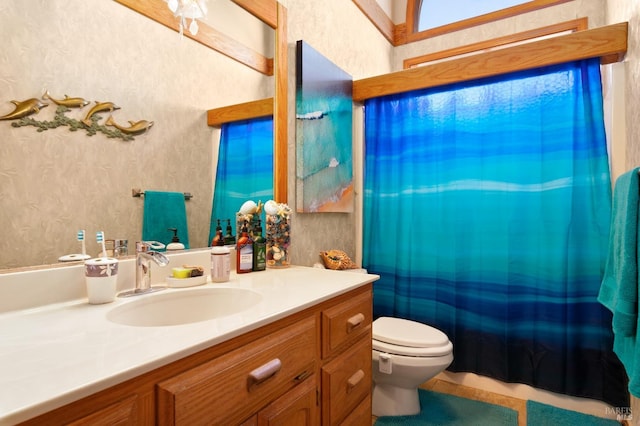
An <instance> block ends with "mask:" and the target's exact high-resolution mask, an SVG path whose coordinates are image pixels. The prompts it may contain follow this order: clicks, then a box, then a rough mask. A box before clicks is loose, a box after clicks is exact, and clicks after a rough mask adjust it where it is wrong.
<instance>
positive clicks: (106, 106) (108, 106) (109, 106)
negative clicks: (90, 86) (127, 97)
mask: <svg viewBox="0 0 640 426" xmlns="http://www.w3.org/2000/svg"><path fill="white" fill-rule="evenodd" d="M115 109H120V107H119V106H116V105H115V104H114V103H113V102H98V101H96V104H95V105H94V106H93V108H91V110H89V112H88V113H87V116H86V117H85V118H84V119H83V120H82V122H83V123H84V124H85V125H86V126H87V127H91V116H93V115H94V114H97V113H99V112H103V111H113V110H115Z"/></svg>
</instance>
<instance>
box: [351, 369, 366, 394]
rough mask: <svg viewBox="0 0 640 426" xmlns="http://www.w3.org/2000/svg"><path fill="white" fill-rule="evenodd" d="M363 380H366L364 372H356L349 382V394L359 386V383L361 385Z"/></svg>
mask: <svg viewBox="0 0 640 426" xmlns="http://www.w3.org/2000/svg"><path fill="white" fill-rule="evenodd" d="M362 379H364V371H362V370H358V371H356V372H355V373H354V374H353V376H351V377H349V380H347V393H349V392H351V391H352V390H353V388H355V387H356V386H358V383H360V382H361V381H362Z"/></svg>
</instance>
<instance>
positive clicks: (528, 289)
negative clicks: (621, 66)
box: [363, 59, 628, 407]
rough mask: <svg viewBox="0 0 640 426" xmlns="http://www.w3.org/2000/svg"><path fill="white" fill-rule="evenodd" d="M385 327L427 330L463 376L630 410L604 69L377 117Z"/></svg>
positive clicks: (377, 229) (422, 96) (371, 252)
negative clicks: (439, 334)
mask: <svg viewBox="0 0 640 426" xmlns="http://www.w3.org/2000/svg"><path fill="white" fill-rule="evenodd" d="M365 145H366V148H365V151H366V154H365V193H364V241H363V244H364V260H363V264H364V267H366V268H367V269H368V270H369V271H370V272H372V273H376V274H380V276H381V279H380V280H379V281H377V282H376V283H375V284H374V315H375V316H376V317H379V316H396V317H401V318H408V319H412V320H416V321H421V322H424V323H426V324H429V325H432V326H435V327H437V328H440V329H441V330H443V331H444V332H445V333H446V334H447V335H448V336H449V338H450V339H451V341H452V343H453V345H454V357H455V360H454V362H453V364H452V365H451V366H450V368H449V369H450V370H452V371H457V372H475V373H478V374H481V375H485V376H489V377H493V378H496V379H499V380H502V381H506V382H515V383H525V384H529V385H532V386H535V387H537V388H541V389H546V390H550V391H553V392H558V393H564V394H569V395H574V396H582V397H589V398H595V399H599V400H603V401H606V402H608V403H610V404H612V405H614V406H616V407H627V406H628V396H627V392H626V376H625V373H624V370H623V368H622V366H621V364H620V362H619V361H618V359H617V358H616V356H615V355H614V354H613V352H612V342H613V335H612V331H611V316H610V314H609V312H607V311H606V310H605V309H604V308H603V307H602V306H601V305H599V303H598V302H597V300H596V297H597V294H598V290H599V287H600V281H601V278H602V274H603V270H604V261H605V258H606V252H607V244H608V236H609V220H610V214H611V181H610V175H609V169H608V159H607V150H606V141H605V132H604V125H603V107H602V90H601V83H600V69H599V61H598V60H597V59H594V60H589V61H582V62H576V63H568V64H562V65H557V66H552V67H546V68H541V69H536V70H530V71H523V72H517V73H513V74H509V75H503V76H499V77H495V78H488V79H483V80H477V81H473V82H466V83H460V84H455V85H449V86H446V87H437V88H432V89H425V90H421V91H416V92H411V93H405V94H400V95H392V96H386V97H383V98H378V99H371V100H369V101H367V102H366V103H365Z"/></svg>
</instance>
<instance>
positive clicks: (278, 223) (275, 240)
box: [266, 213, 291, 268]
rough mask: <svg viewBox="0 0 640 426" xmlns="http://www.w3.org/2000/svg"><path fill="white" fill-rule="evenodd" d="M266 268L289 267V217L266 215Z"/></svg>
mask: <svg viewBox="0 0 640 426" xmlns="http://www.w3.org/2000/svg"><path fill="white" fill-rule="evenodd" d="M266 222H267V223H266V234H267V237H266V240H267V267H268V268H288V267H289V266H290V265H291V258H290V254H291V253H290V251H289V250H290V244H291V215H290V214H288V213H279V214H267V215H266Z"/></svg>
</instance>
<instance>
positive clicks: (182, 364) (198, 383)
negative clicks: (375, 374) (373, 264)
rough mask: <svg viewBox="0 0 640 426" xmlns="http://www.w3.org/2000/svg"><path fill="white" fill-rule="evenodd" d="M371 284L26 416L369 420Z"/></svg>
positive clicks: (54, 419) (126, 421)
mask: <svg viewBox="0 0 640 426" xmlns="http://www.w3.org/2000/svg"><path fill="white" fill-rule="evenodd" d="M345 273H347V272H345ZM371 289H372V285H371V284H367V285H364V286H362V287H359V288H358V289H355V290H352V291H350V292H348V293H345V294H343V295H340V296H336V297H335V298H332V299H330V300H327V301H325V302H321V303H319V304H317V305H315V306H312V307H309V308H307V309H305V310H304V311H302V312H299V313H296V314H293V315H290V316H288V317H285V318H283V319H280V320H278V321H276V322H274V323H272V324H267V325H265V326H263V327H260V328H258V329H256V330H252V331H250V332H247V333H245V334H243V335H241V336H238V337H236V338H233V339H231V340H229V341H226V342H222V343H220V344H217V345H215V346H213V347H211V348H208V349H205V350H203V351H200V352H198V353H196V354H193V355H190V356H187V357H186V358H183V359H180V360H178V361H175V362H173V363H170V364H168V365H166V366H163V367H160V368H158V369H156V370H153V371H151V372H148V373H145V374H142V375H140V376H138V377H135V378H133V379H130V380H128V381H126V382H123V383H121V384H118V385H116V386H113V387H111V388H108V389H106V390H103V391H101V392H97V393H96V394H93V395H91V396H88V397H86V398H83V399H81V400H79V401H76V402H73V403H71V404H68V405H66V406H63V407H60V408H58V409H55V410H53V411H51V412H49V413H46V414H43V415H41V416H38V417H36V418H34V419H31V420H29V421H27V422H25V423H24V424H33V425H42V424H74V425H84V424H86V425H89V424H90V425H101V424H104V425H115V424H122V425H155V424H159V425H174V424H178V425H189V426H191V425H198V424H208V425H213V424H221V425H225V426H227V425H246V426H249V425H261V426H263V425H292V426H301V425H320V424H322V425H349V426H351V425H367V426H368V425H370V424H371V321H372V290H371Z"/></svg>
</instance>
